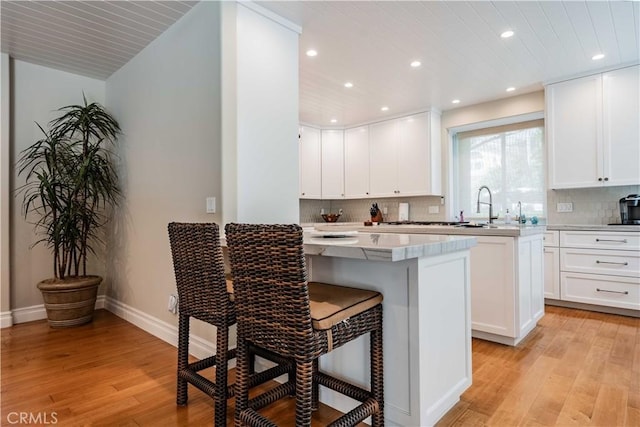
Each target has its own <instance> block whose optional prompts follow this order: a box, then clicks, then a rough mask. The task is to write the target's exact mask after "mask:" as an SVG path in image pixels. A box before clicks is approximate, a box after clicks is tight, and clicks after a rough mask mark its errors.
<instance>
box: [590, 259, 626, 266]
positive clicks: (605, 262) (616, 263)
mask: <svg viewBox="0 0 640 427" xmlns="http://www.w3.org/2000/svg"><path fill="white" fill-rule="evenodd" d="M596 264H615V265H629V263H628V262H626V261H625V262H612V261H600V260H596Z"/></svg>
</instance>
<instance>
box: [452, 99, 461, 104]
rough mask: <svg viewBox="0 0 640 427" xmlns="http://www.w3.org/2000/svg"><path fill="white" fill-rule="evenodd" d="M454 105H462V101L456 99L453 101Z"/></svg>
mask: <svg viewBox="0 0 640 427" xmlns="http://www.w3.org/2000/svg"><path fill="white" fill-rule="evenodd" d="M451 103H452V104H460V100H459V99H454V100H453V101H451Z"/></svg>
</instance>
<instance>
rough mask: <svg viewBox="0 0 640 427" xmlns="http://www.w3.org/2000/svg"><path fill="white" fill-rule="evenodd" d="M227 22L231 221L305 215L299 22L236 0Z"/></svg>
mask: <svg viewBox="0 0 640 427" xmlns="http://www.w3.org/2000/svg"><path fill="white" fill-rule="evenodd" d="M265 15H266V16H265ZM223 25H224V27H223V28H224V32H223V58H224V59H223V63H224V68H223V86H224V88H225V92H223V95H224V96H223V127H224V129H223V156H224V158H225V161H224V162H223V180H224V206H223V210H224V212H223V215H224V217H223V219H224V222H225V223H226V222H230V221H239V222H263V223H277V222H281V223H294V222H298V221H299V216H300V215H299V204H298V36H299V28H297V27H295V26H294V25H292V24H290V23H288V22H287V21H284V20H282V19H281V18H279V17H277V16H275V15H272V14H270V13H269V12H268V11H266V10H264V9H262V8H260V7H259V6H255V5H251V4H249V5H248V4H243V3H237V4H236V3H232V2H227V3H224V6H223Z"/></svg>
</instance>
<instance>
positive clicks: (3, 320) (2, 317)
mask: <svg viewBox="0 0 640 427" xmlns="http://www.w3.org/2000/svg"><path fill="white" fill-rule="evenodd" d="M10 326H13V316H12V315H11V312H10V311H3V312H1V313H0V329H2V328H8V327H10Z"/></svg>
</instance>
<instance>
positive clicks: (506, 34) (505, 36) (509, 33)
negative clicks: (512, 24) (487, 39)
mask: <svg viewBox="0 0 640 427" xmlns="http://www.w3.org/2000/svg"><path fill="white" fill-rule="evenodd" d="M513 34H514V32H513V31H511V30H507V31H505V32H504V33H502V34H500V37H502V38H503V39H508V38H509V37H511V36H513Z"/></svg>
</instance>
